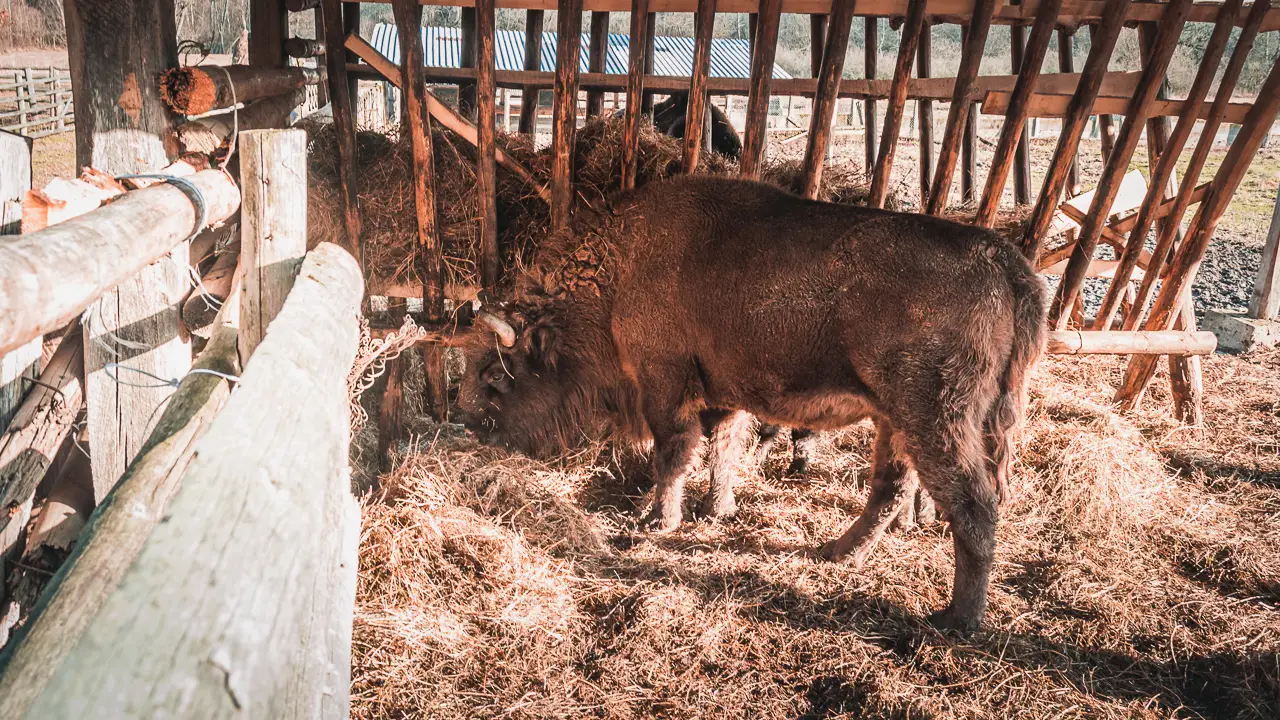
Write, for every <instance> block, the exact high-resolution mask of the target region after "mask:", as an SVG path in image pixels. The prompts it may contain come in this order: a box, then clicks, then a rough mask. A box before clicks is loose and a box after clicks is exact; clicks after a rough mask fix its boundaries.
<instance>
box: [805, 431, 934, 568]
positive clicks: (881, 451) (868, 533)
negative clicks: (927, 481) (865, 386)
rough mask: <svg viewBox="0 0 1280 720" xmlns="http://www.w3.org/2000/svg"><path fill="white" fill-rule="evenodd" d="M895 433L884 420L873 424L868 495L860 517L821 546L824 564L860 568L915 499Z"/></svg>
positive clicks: (912, 481)
mask: <svg viewBox="0 0 1280 720" xmlns="http://www.w3.org/2000/svg"><path fill="white" fill-rule="evenodd" d="M893 438H894V429H893V427H892V426H891V425H890V424H889V423H888V422H886V421H884V420H878V421H876V446H875V451H874V454H873V458H872V474H871V494H870V496H869V497H868V498H867V506H866V507H865V508H863V510H862V514H861V515H859V516H858V519H857V520H856V521H854V523H853V525H852V526H851V527H850V528H849V530H848V531H846V532H845V534H844V535H841V536H840V537H838V538H836V539H835V540H832V541H831V542H829V543H827V544H826V545H824V546H822V549H821V550H820V551H819V553H820V554H821V555H822V557H823V558H826V559H827V560H833V561H840V560H845V559H849V560H850V562H851V563H852V565H853V566H854V567H855V568H861V567H862V565H863V563H865V562H866V560H867V558H868V557H870V556H871V553H872V551H873V550H875V547H876V545H877V544H879V542H880V538H881V537H882V536H883V535H884V531H885V530H886V529H887V528H888V527H889V523H891V522H892V521H893V519H894V517H896V516H897V515H898V513H900V512H901V511H902V509H903V508H904V506H906V505H907V504H908V503H909V502H910V501H911V498H913V497H914V496H915V489H916V486H917V481H916V473H915V471H913V470H912V469H911V466H910V465H909V463H908V462H907V460H906V458H905V457H903V456H902V455H901V454H900V453H898V452H896V451H895V449H894V447H893V446H894V442H893Z"/></svg>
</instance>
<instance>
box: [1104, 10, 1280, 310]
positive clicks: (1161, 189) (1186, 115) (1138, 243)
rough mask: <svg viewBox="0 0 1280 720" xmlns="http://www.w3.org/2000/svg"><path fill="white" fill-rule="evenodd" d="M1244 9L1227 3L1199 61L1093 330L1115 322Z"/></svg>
mask: <svg viewBox="0 0 1280 720" xmlns="http://www.w3.org/2000/svg"><path fill="white" fill-rule="evenodd" d="M1265 1H1266V0H1264V2H1265ZM1242 6H1243V0H1227V2H1226V4H1225V6H1224V8H1223V12H1222V14H1220V15H1219V16H1218V22H1217V24H1216V25H1214V28H1213V33H1212V34H1211V35H1210V36H1209V42H1208V43H1206V45H1205V49H1204V57H1203V58H1202V60H1201V61H1200V68H1199V70H1198V71H1197V72H1196V77H1195V80H1193V81H1192V83H1191V87H1190V89H1188V90H1187V99H1186V104H1185V105H1184V106H1183V111H1182V113H1181V114H1180V115H1179V116H1178V123H1177V125H1175V126H1174V129H1173V132H1172V134H1171V135H1170V136H1169V137H1168V139H1167V142H1166V143H1165V146H1164V149H1163V151H1162V152H1161V153H1160V156H1159V160H1157V161H1155V164H1154V167H1153V169H1152V171H1151V183H1150V185H1149V186H1148V188H1147V196H1146V197H1145V198H1143V201H1142V206H1141V207H1140V208H1139V209H1138V214H1137V215H1136V216H1135V217H1134V221H1133V227H1132V230H1131V233H1130V236H1129V242H1128V243H1127V244H1126V245H1125V249H1124V252H1123V253H1122V254H1121V256H1120V268H1119V269H1118V270H1117V271H1116V277H1115V280H1114V281H1112V283H1111V286H1110V287H1109V288H1107V295H1106V298H1105V299H1104V300H1103V302H1102V307H1101V308H1100V309H1099V310H1098V314H1097V320H1096V322H1095V323H1094V327H1093V329H1094V330H1105V329H1108V328H1110V327H1111V324H1112V322H1113V321H1114V320H1115V317H1116V313H1117V312H1118V311H1119V309H1120V301H1121V299H1123V298H1124V295H1125V293H1126V292H1127V290H1128V288H1129V279H1130V277H1131V276H1132V273H1133V268H1134V267H1135V266H1136V264H1137V260H1138V254H1139V252H1141V251H1142V249H1143V246H1144V245H1145V244H1146V241H1147V233H1148V232H1150V231H1151V227H1152V225H1153V224H1154V223H1155V220H1156V211H1157V208H1159V207H1160V206H1161V205H1162V204H1164V202H1165V194H1166V192H1167V186H1168V184H1169V182H1170V180H1171V179H1172V178H1173V176H1174V169H1175V166H1176V165H1177V162H1178V160H1179V159H1180V157H1181V155H1182V151H1183V149H1184V148H1186V145H1187V140H1189V139H1190V138H1191V132H1192V130H1193V129H1194V128H1195V125H1196V117H1198V116H1199V114H1200V110H1201V108H1202V107H1203V105H1204V102H1205V98H1206V97H1207V96H1208V94H1209V87H1210V86H1211V85H1212V84H1213V80H1214V78H1215V77H1216V76H1217V74H1218V66H1219V65H1220V64H1221V63H1222V56H1223V54H1225V52H1226V49H1227V41H1228V40H1230V38H1231V29H1232V27H1234V26H1235V20H1236V18H1237V17H1238V16H1239V15H1240V10H1241V8H1242ZM1148 135H1151V128H1148ZM1153 157H1154V156H1153ZM1175 197H1176V193H1175Z"/></svg>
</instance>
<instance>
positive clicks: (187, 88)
mask: <svg viewBox="0 0 1280 720" xmlns="http://www.w3.org/2000/svg"><path fill="white" fill-rule="evenodd" d="M323 80H324V73H322V72H321V71H320V70H318V69H315V68H305V67H255V66H253V65H227V66H215V67H184V68H172V69H170V70H166V71H165V72H164V73H162V74H161V75H160V99H161V100H164V103H165V105H168V106H169V109H170V110H173V111H174V112H176V113H179V114H181V115H203V114H204V113H207V112H212V111H214V110H221V109H223V108H229V107H232V106H234V105H235V104H236V103H247V102H249V101H251V100H257V99H259V98H265V97H272V96H274V95H284V94H292V93H293V92H294V91H295V90H300V89H302V88H304V87H306V86H308V85H316V84H319V83H320V82H322V81H323Z"/></svg>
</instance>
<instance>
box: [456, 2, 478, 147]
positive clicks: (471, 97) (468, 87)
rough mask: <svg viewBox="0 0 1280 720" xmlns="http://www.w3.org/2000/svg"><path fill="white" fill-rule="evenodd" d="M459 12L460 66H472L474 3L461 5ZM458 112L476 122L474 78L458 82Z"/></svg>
mask: <svg viewBox="0 0 1280 720" xmlns="http://www.w3.org/2000/svg"><path fill="white" fill-rule="evenodd" d="M461 12H462V17H461V20H460V23H459V24H460V25H461V28H460V32H461V38H462V42H461V43H459V45H460V47H459V54H460V56H461V58H460V61H461V66H462V67H464V68H474V67H475V66H476V8H475V6H474V5H473V6H471V7H463V8H461ZM458 114H460V115H462V117H464V118H466V119H468V120H470V121H472V122H476V83H475V81H474V80H463V81H462V82H460V83H458ZM477 124H478V123H477Z"/></svg>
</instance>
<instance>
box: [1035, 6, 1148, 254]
mask: <svg viewBox="0 0 1280 720" xmlns="http://www.w3.org/2000/svg"><path fill="white" fill-rule="evenodd" d="M1129 4H1130V3H1129V2H1128V0H1107V12H1106V17H1105V18H1103V20H1102V24H1101V25H1100V26H1099V32H1098V33H1097V34H1096V35H1095V37H1094V38H1093V42H1092V43H1091V44H1090V47H1089V58H1088V59H1087V60H1085V63H1084V71H1083V72H1082V73H1081V74H1080V75H1081V77H1080V84H1079V86H1078V87H1077V88H1076V92H1075V95H1073V96H1072V97H1071V103H1070V107H1069V111H1068V113H1067V117H1066V118H1064V120H1063V124H1062V132H1061V134H1060V135H1059V136H1058V146H1057V148H1056V149H1055V150H1054V153H1053V160H1052V161H1051V162H1050V164H1049V172H1048V173H1047V174H1046V175H1045V179H1044V185H1043V186H1042V187H1041V189H1040V196H1039V197H1038V198H1037V199H1036V206H1035V209H1034V210H1033V211H1032V215H1031V218H1030V220H1029V221H1028V223H1027V229H1026V232H1025V234H1024V235H1023V241H1022V248H1023V252H1024V253H1026V255H1027V257H1029V258H1031V260H1032V262H1034V261H1035V257H1036V255H1037V254H1039V252H1040V247H1041V244H1042V243H1043V242H1044V237H1045V231H1047V230H1048V229H1049V223H1050V222H1051V221H1052V219H1053V212H1054V210H1055V209H1056V208H1057V205H1058V199H1059V198H1061V197H1062V190H1063V186H1064V185H1066V181H1067V170H1068V169H1069V168H1070V167H1071V162H1072V160H1073V159H1074V158H1075V156H1076V148H1077V147H1078V146H1079V144H1080V133H1081V131H1082V130H1083V128H1084V122H1085V119H1086V118H1087V117H1088V113H1089V108H1090V107H1091V106H1092V105H1093V101H1094V98H1096V97H1097V95H1098V90H1099V88H1100V87H1101V85H1102V78H1103V76H1104V75H1105V74H1106V71H1107V63H1108V62H1109V61H1110V59H1111V52H1112V51H1113V50H1114V49H1115V45H1116V40H1117V39H1118V38H1119V37H1120V30H1121V29H1122V27H1123V21H1124V15H1125V10H1126V9H1127V7H1128V6H1129Z"/></svg>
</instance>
